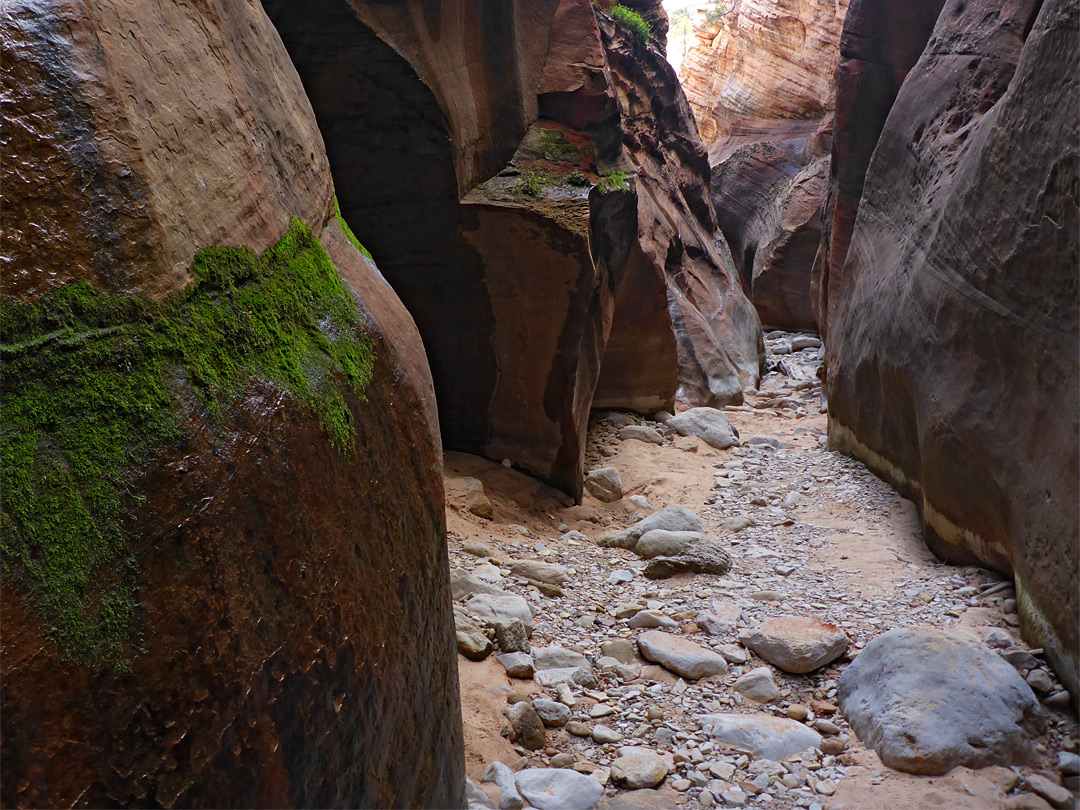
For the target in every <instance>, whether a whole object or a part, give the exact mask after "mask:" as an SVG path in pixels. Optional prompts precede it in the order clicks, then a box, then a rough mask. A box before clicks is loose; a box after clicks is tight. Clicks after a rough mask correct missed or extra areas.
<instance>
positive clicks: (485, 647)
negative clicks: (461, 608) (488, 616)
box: [454, 613, 494, 661]
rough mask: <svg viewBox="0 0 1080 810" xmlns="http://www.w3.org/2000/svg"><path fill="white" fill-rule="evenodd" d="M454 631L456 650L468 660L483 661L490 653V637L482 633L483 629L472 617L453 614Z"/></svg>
mask: <svg viewBox="0 0 1080 810" xmlns="http://www.w3.org/2000/svg"><path fill="white" fill-rule="evenodd" d="M454 626H455V633H456V635H457V648H458V652H459V653H461V654H462V655H464V656H465V657H466V658H468V659H469V660H470V661H483V660H484V659H485V658H487V657H488V656H489V655H491V651H492V649H494V648H493V647H492V644H491V639H489V638H488V637H487V636H486V635H484V631H483V630H481V629H480V626H479V625H478V624H476V622H474V621H473V620H472V619H469V618H468V617H466V616H462V615H460V614H458V613H455V614H454Z"/></svg>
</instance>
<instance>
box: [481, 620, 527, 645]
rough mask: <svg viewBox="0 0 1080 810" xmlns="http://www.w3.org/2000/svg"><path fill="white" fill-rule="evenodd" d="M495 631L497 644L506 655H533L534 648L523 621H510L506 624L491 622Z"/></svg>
mask: <svg viewBox="0 0 1080 810" xmlns="http://www.w3.org/2000/svg"><path fill="white" fill-rule="evenodd" d="M491 627H493V628H494V630H495V643H496V644H498V645H499V649H500V650H502V651H503V652H504V653H511V652H523V653H531V652H532V647H531V646H530V644H529V638H528V636H527V635H526V633H525V625H524V624H523V623H522V621H521V619H510V620H509V621H506V622H501V621H495V622H491Z"/></svg>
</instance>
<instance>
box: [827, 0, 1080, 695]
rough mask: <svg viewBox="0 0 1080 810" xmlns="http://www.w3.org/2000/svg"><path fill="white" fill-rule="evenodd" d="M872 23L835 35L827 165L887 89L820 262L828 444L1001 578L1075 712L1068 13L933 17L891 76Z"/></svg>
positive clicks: (1054, 8) (896, 34)
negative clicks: (923, 39)
mask: <svg viewBox="0 0 1080 810" xmlns="http://www.w3.org/2000/svg"><path fill="white" fill-rule="evenodd" d="M879 9H880V5H879V4H876V3H872V2H858V3H855V4H854V5H853V7H852V12H851V16H850V18H849V24H848V28H847V29H846V31H845V41H847V42H850V43H851V46H852V48H856V47H857V48H858V49H859V50H858V51H854V50H849V51H847V53H849V54H853V53H855V52H858V53H859V54H860V57H859V59H860V61H861V63H862V67H861V68H860V66H859V64H857V63H849V64H848V69H847V71H846V72H842V73H841V85H840V93H841V99H842V100H840V101H838V113H837V137H836V152H835V153H834V154H835V155H837V156H839V157H840V158H841V161H838V163H837V167H838V169H840V170H841V171H845V170H846V163H845V162H844V161H846V160H848V159H850V158H853V157H854V156H857V155H860V154H865V151H864V150H865V149H866V148H867V145H866V143H867V137H868V135H867V132H866V129H865V127H866V126H867V122H868V121H873V120H874V117H875V115H876V114H877V111H879V110H881V109H882V108H883V107H888V99H887V98H886V97H885V96H884V95H883V90H882V88H883V87H886V86H887V85H888V84H889V83H890V82H897V83H898V82H899V80H900V79H903V84H902V86H901V87H900V90H899V93H898V94H897V95H896V99H895V102H893V103H892V105H891V109H889V110H888V116H887V119H885V123H884V126H883V128H882V129H881V134H880V137H879V138H877V143H876V148H874V149H873V157H872V158H871V159H870V160H869V166H868V168H867V171H866V175H865V181H864V182H863V184H862V198H861V201H860V202H859V206H858V217H857V219H855V220H854V222H853V227H852V229H851V239H850V246H849V247H848V248H847V250H846V258H845V259H844V262H843V265H842V270H841V271H839V272H838V269H837V268H838V265H837V264H836V261H837V259H838V253H837V251H836V250H835V249H834V250H833V252H832V254H831V256H830V263H829V264H827V265H826V270H827V271H828V274H827V275H826V280H827V282H828V285H827V288H828V297H827V302H828V306H827V312H828V326H829V328H828V337H827V341H826V347H827V351H828V362H829V372H828V394H829V408H830V411H829V434H830V443H831V445H832V446H833V447H836V448H838V449H840V450H842V451H845V452H849V453H852V454H854V455H856V456H858V457H860V458H861V459H863V460H864V461H865V462H866V463H867V464H868V465H869V466H870V467H871V468H872V469H874V470H875V471H876V472H877V473H878V474H880V475H881V476H882V477H884V478H885V479H886V480H888V481H890V482H892V483H893V484H894V485H896V486H897V487H898V488H900V489H901V490H903V491H904V492H906V493H908V494H909V495H910V496H911V497H913V498H914V499H915V500H916V502H917V503H918V504H919V505H920V507H921V513H922V517H923V522H924V526H925V529H926V535H927V540H928V542H929V543H930V545H931V547H932V548H933V549H934V550H935V551H937V552H938V553H939V554H941V555H942V556H944V557H946V558H949V559H954V560H960V561H978V562H979V563H980V564H983V565H989V566H992V567H995V568H997V569H999V570H1002V571H1005V572H1010V573H1013V574H1014V575H1015V577H1016V584H1017V593H1018V595H1019V601H1020V614H1021V622H1022V626H1023V629H1024V631H1025V634H1026V635H1027V637H1028V638H1029V640H1030V641H1031V642H1032V643H1033V644H1037V645H1039V646H1043V647H1045V648H1046V650H1047V655H1048V656H1049V658H1050V660H1051V662H1052V663H1053V665H1054V667H1055V669H1056V671H1057V672H1058V674H1059V676H1060V677H1061V679H1062V681H1063V683H1065V684H1066V685H1067V686H1068V688H1069V690H1070V691H1071V692H1072V694H1073V696H1074V699H1075V698H1076V696H1077V685H1078V684H1077V650H1078V647H1080V644H1078V627H1077V616H1078V612H1080V611H1078V607H1080V606H1078V602H1077V600H1078V594H1077V591H1076V579H1075V577H1076V571H1077V565H1078V557H1077V555H1078V548H1080V542H1078V541H1080V514H1078V512H1080V505H1078V501H1077V497H1076V493H1077V491H1078V488H1080V481H1078V472H1077V471H1078V468H1080V458H1078V445H1080V419H1078V414H1077V408H1076V403H1077V401H1078V396H1080V390H1078V376H1080V375H1078V368H1077V359H1076V347H1077V345H1078V340H1080V324H1078V307H1080V300H1078V280H1077V267H1078V266H1080V236H1078V234H1080V209H1078V206H1080V199H1078V196H1080V195H1078V192H1077V182H1076V177H1077V171H1078V168H1080V153H1078V149H1077V142H1078V140H1077V137H1078V124H1077V118H1076V115H1075V99H1076V97H1077V92H1078V86H1077V84H1078V81H1077V73H1076V64H1077V58H1078V50H1077V44H1078V39H1077V30H1078V22H1080V21H1078V13H1077V9H1076V7H1075V4H1072V3H1069V2H1064V1H1062V0H1046V1H1045V2H1041V3H1040V2H1038V1H1037V0H1015V1H1014V2H1008V3H1005V4H1000V3H991V2H989V1H988V0H987V2H961V0H949V1H948V2H946V3H945V5H944V7H943V8H942V10H941V14H940V17H939V18H938V20H937V25H936V27H935V28H934V31H933V35H932V36H931V37H930V40H929V43H928V44H927V46H926V49H925V50H924V51H923V52H922V55H921V57H920V58H919V59H918V62H917V63H915V64H914V66H913V67H912V68H911V70H910V73H908V74H907V76H906V78H904V77H903V73H904V71H905V68H904V65H905V63H906V62H907V57H908V55H909V54H910V53H911V51H912V49H913V47H914V44H915V42H914V40H913V39H912V37H914V36H915V35H914V34H913V32H912V30H911V29H910V28H905V27H903V26H899V25H894V24H889V23H888V22H887V21H886V20H885V19H883V18H882V17H881V16H880V13H879ZM908 10H918V9H914V7H912V8H910V9H908ZM931 11H932V9H927V8H923V9H921V12H922V13H925V14H927V15H929V14H930V12H931ZM919 19H925V18H923V17H920V18H919ZM870 21H876V22H875V23H874V24H873V25H868V23H869V22H870ZM915 38H916V39H917V37H915ZM845 77H846V78H845ZM846 94H850V95H848V96H847V97H846V98H845V97H844V96H845V95H846ZM841 113H843V114H842V115H841ZM878 120H880V118H879V119H878ZM848 127H852V128H853V130H852V131H847V129H848ZM846 147H850V148H846ZM840 201H841V197H840V196H839V195H838V196H837V198H836V208H835V211H834V221H833V229H834V231H833V236H834V240H835V238H836V235H837V231H838V230H839V229H840V228H841V227H843V226H844V225H845V224H846V222H847V219H846V216H847V215H846V214H844V213H843V212H842V211H841V208H840ZM834 247H835V241H834Z"/></svg>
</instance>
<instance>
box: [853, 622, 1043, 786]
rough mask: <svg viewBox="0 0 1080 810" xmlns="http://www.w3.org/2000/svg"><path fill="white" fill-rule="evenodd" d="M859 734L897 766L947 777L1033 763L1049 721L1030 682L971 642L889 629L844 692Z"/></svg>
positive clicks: (923, 630)
mask: <svg viewBox="0 0 1080 810" xmlns="http://www.w3.org/2000/svg"><path fill="white" fill-rule="evenodd" d="M837 696H838V698H839V704H840V710H841V711H842V712H843V713H844V717H845V718H847V721H848V723H850V724H851V728H852V730H853V731H854V732H855V734H856V735H858V737H859V739H860V740H862V741H863V742H864V743H865V744H866V745H867V746H868V747H870V748H872V749H874V750H875V751H876V752H877V753H878V756H880V757H881V761H882V762H884V763H885V764H886V765H888V766H889V767H890V768H896V769H897V770H901V771H907V772H908V773H918V774H930V775H936V774H942V773H945V772H947V771H948V770H950V769H951V768H954V767H956V766H958V765H964V766H967V767H969V768H982V767H984V766H987V765H1005V764H1010V765H1013V764H1017V763H1021V762H1024V761H1027V760H1029V759H1030V757H1031V756H1032V748H1031V737H1032V735H1033V734H1035V733H1037V732H1039V731H1041V729H1042V726H1043V723H1044V718H1043V716H1042V712H1041V710H1040V708H1039V702H1038V700H1037V699H1036V698H1035V695H1034V694H1033V693H1032V691H1031V689H1030V687H1028V685H1027V684H1026V683H1024V680H1023V678H1021V677H1020V675H1019V674H1017V672H1016V670H1015V669H1013V668H1012V667H1011V666H1009V664H1007V663H1006V662H1005V661H1002V660H1001V657H1000V656H998V655H997V654H995V653H994V652H993V651H991V650H990V649H989V648H988V647H986V645H984V644H982V643H980V642H979V641H977V640H976V639H974V638H968V637H966V636H959V635H950V634H948V633H946V632H944V631H941V630H937V629H935V628H930V627H917V628H903V629H898V630H890V631H889V632H887V633H883V634H882V635H880V636H878V637H877V638H875V639H874V640H873V641H871V642H870V643H869V644H867V645H866V647H865V648H864V649H863V651H862V652H861V653H859V655H858V657H856V659H855V660H854V661H853V662H852V663H851V664H850V665H849V666H848V668H847V669H846V670H845V671H844V674H843V675H842V676H841V678H840V683H839V686H838V688H837Z"/></svg>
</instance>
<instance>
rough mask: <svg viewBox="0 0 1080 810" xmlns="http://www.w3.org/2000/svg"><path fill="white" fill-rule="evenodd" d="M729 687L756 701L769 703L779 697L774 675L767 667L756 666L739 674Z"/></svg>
mask: <svg viewBox="0 0 1080 810" xmlns="http://www.w3.org/2000/svg"><path fill="white" fill-rule="evenodd" d="M731 688H732V689H734V690H735V691H736V692H738V693H739V694H741V695H743V696H744V697H748V698H750V700H754V701H757V702H758V703H771V702H772V701H774V700H776V699H778V698H779V697H780V688H779V687H778V686H777V685H776V676H775V675H773V671H772V669H770V668H769V667H756V668H754V669H752V670H750V671H749V672H747V673H745V674H743V675H740V676H739V677H738V678H736V679H735V683H734V684H732V686H731Z"/></svg>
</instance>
